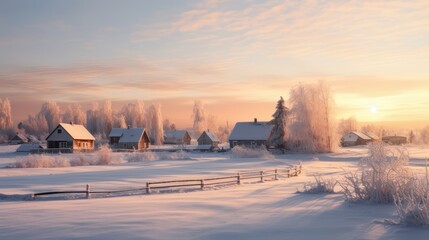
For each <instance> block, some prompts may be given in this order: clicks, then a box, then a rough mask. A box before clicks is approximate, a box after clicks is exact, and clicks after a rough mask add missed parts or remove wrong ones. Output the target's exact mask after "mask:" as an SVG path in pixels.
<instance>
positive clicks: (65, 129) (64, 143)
mask: <svg viewBox="0 0 429 240" xmlns="http://www.w3.org/2000/svg"><path fill="white" fill-rule="evenodd" d="M46 141H47V148H48V149H50V150H58V152H75V151H78V152H88V151H93V150H94V141H95V138H94V136H92V134H91V133H90V132H89V131H88V130H87V129H86V128H85V127H84V126H83V125H80V124H73V123H70V124H68V123H60V124H58V126H57V127H56V128H55V129H54V130H53V131H52V132H51V133H50V134H49V136H48V137H47V138H46ZM52 152H54V151H52Z"/></svg>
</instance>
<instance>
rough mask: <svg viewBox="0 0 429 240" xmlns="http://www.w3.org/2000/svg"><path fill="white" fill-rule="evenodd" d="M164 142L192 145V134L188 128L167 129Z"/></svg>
mask: <svg viewBox="0 0 429 240" xmlns="http://www.w3.org/2000/svg"><path fill="white" fill-rule="evenodd" d="M164 144H177V145H190V144H191V135H190V134H189V132H188V131H186V130H171V131H165V132H164Z"/></svg>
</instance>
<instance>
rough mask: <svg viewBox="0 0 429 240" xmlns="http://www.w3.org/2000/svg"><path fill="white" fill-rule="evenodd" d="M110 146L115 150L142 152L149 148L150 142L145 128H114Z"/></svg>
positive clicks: (110, 136) (110, 137)
mask: <svg viewBox="0 0 429 240" xmlns="http://www.w3.org/2000/svg"><path fill="white" fill-rule="evenodd" d="M109 144H110V147H111V148H113V149H133V150H142V149H146V148H149V145H150V140H149V136H148V135H147V133H146V130H145V129H144V128H130V127H128V128H113V129H112V131H111V132H110V134H109Z"/></svg>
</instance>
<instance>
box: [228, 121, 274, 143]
mask: <svg viewBox="0 0 429 240" xmlns="http://www.w3.org/2000/svg"><path fill="white" fill-rule="evenodd" d="M273 127H274V125H273V124H270V123H269V122H258V120H257V119H256V118H255V120H254V121H253V122H238V123H236V124H235V126H234V128H233V129H232V132H231V135H230V136H229V145H230V147H231V148H233V147H235V146H237V145H241V146H246V147H257V146H265V147H267V148H269V147H270V139H271V135H272V131H273Z"/></svg>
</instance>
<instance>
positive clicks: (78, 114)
mask: <svg viewBox="0 0 429 240" xmlns="http://www.w3.org/2000/svg"><path fill="white" fill-rule="evenodd" d="M63 122H66V123H69V122H73V123H76V124H82V125H84V124H86V114H85V113H84V112H83V111H82V108H81V106H80V105H79V104H72V105H68V106H67V109H66V111H65V113H64V115H63Z"/></svg>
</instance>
